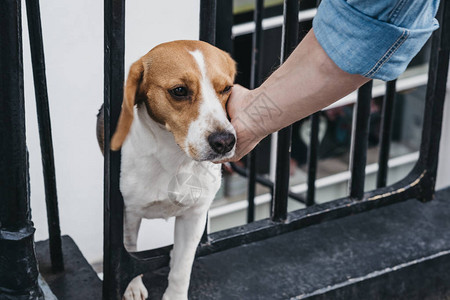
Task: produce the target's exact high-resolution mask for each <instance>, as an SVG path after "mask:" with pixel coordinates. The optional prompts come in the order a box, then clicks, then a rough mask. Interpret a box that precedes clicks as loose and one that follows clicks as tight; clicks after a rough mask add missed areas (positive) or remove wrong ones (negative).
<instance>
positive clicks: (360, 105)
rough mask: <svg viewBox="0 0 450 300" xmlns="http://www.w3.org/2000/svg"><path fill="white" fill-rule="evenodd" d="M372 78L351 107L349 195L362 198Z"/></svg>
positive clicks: (359, 91) (359, 92)
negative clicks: (352, 107)
mask: <svg viewBox="0 0 450 300" xmlns="http://www.w3.org/2000/svg"><path fill="white" fill-rule="evenodd" d="M371 100H372V80H371V81H369V82H367V83H366V84H364V85H363V86H362V87H360V88H359V90H358V100H357V102H356V104H355V107H354V109H353V125H352V144H351V149H350V171H351V174H352V175H351V178H350V183H349V186H350V197H351V198H356V199H362V198H363V196H364V181H365V177H366V173H365V172H366V160H367V145H368V137H369V120H370V101H371Z"/></svg>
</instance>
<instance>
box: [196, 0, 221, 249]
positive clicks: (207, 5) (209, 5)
mask: <svg viewBox="0 0 450 300" xmlns="http://www.w3.org/2000/svg"><path fill="white" fill-rule="evenodd" d="M216 17H217V0H201V1H200V34H199V37H200V40H201V41H204V42H207V43H210V44H211V45H215V44H216ZM200 242H201V243H207V242H208V217H207V218H206V225H205V230H203V235H202V239H201V241H200Z"/></svg>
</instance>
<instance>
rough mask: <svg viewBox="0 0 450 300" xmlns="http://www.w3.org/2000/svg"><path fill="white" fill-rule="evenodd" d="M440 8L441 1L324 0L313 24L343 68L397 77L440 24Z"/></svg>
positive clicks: (326, 47) (356, 71)
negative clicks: (438, 15) (438, 10)
mask: <svg viewBox="0 0 450 300" xmlns="http://www.w3.org/2000/svg"><path fill="white" fill-rule="evenodd" d="M438 6H439V0H323V1H322V3H321V4H320V6H319V9H318V11H317V15H316V17H315V18H314V20H313V28H314V33H315V35H316V38H317V40H318V41H319V43H320V45H321V46H322V48H323V49H324V50H325V52H326V53H327V54H328V56H329V57H330V58H331V59H332V60H333V61H334V62H335V63H336V64H337V65H338V66H339V67H340V68H341V69H342V70H344V71H346V72H348V73H352V74H360V75H363V76H365V77H369V78H376V79H382V80H392V79H395V78H397V77H398V75H400V74H401V73H402V72H403V71H404V70H405V69H406V67H407V66H408V63H409V62H410V61H411V60H412V59H413V58H414V56H415V55H416V54H417V53H418V52H419V50H420V49H421V48H422V46H423V45H424V44H425V42H426V41H427V39H428V38H429V37H430V35H431V33H432V32H433V30H435V29H437V28H438V26H439V25H438V22H437V21H436V19H435V18H434V17H435V15H436V12H437V9H438Z"/></svg>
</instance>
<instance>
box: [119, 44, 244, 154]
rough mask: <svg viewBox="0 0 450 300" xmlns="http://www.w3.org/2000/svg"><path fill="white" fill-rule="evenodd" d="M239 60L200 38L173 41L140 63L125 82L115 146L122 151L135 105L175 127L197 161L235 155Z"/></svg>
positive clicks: (183, 145) (184, 147)
mask: <svg viewBox="0 0 450 300" xmlns="http://www.w3.org/2000/svg"><path fill="white" fill-rule="evenodd" d="M235 73H236V64H235V62H234V61H233V59H232V58H231V57H230V56H229V55H228V54H227V53H226V52H224V51H222V50H220V49H218V48H216V47H214V46H211V45H209V44H207V43H204V42H200V41H174V42H169V43H164V44H161V45H159V46H156V47H155V48H153V49H152V50H151V51H150V52H148V53H147V54H146V55H145V56H143V57H142V58H141V59H139V60H138V61H137V62H135V63H134V64H133V65H132V66H131V68H130V72H129V75H128V79H127V82H126V85H125V91H124V99H123V104H122V111H121V114H120V118H119V123H118V125H117V129H116V132H115V133H114V135H113V137H112V140H111V149H112V150H118V149H119V148H120V147H121V146H122V143H123V141H124V140H125V138H126V136H127V134H128V132H129V130H130V126H131V123H132V121H133V107H134V105H136V104H137V105H139V106H141V104H143V106H142V107H141V109H143V107H144V106H145V108H146V109H147V112H148V114H149V115H150V117H151V118H152V119H153V120H154V121H156V122H158V123H160V124H161V125H163V126H165V128H166V129H167V130H169V131H170V132H172V134H173V136H174V138H175V142H176V143H177V144H178V145H179V146H180V148H181V149H182V150H183V151H184V152H185V153H186V154H187V155H188V156H190V157H192V158H193V159H195V160H198V161H204V160H210V161H219V160H222V159H226V158H228V157H232V156H233V155H234V150H235V143H236V132H235V130H234V128H233V127H232V126H231V123H230V122H229V120H228V118H227V113H226V103H227V101H228V98H229V96H230V93H231V87H232V86H233V81H234V77H235Z"/></svg>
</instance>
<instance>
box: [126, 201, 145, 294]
mask: <svg viewBox="0 0 450 300" xmlns="http://www.w3.org/2000/svg"><path fill="white" fill-rule="evenodd" d="M140 225H141V217H140V216H138V215H137V214H136V213H134V212H133V211H130V210H127V209H125V210H124V220H123V229H124V230H123V243H124V246H125V249H127V251H128V252H136V251H137V247H136V245H137V238H138V232H139V227H140ZM147 297H148V293H147V289H146V288H145V286H144V283H143V282H142V275H139V276H136V277H135V278H133V280H131V282H130V283H129V284H128V286H127V289H126V290H125V293H124V294H123V297H122V299H123V300H143V299H147Z"/></svg>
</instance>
